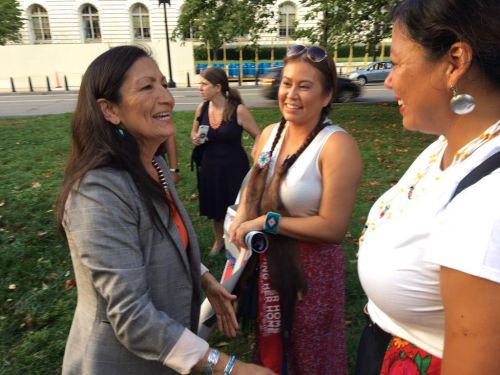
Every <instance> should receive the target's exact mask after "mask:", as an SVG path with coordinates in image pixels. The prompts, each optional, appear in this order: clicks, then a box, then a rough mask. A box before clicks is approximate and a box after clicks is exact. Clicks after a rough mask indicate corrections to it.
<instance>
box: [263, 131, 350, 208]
mask: <svg viewBox="0 0 500 375" xmlns="http://www.w3.org/2000/svg"><path fill="white" fill-rule="evenodd" d="M329 123H330V124H331V122H329ZM278 126H279V124H276V125H274V128H273V129H272V131H271V134H270V135H269V138H268V139H267V142H266V144H265V146H264V148H263V150H262V151H269V150H270V149H271V146H272V143H273V140H274V137H275V135H276V132H277V131H278ZM287 129H288V124H286V125H285V129H283V132H282V133H281V137H280V140H279V141H278V144H277V145H276V148H275V149H274V152H273V156H272V159H271V163H270V165H269V174H268V176H267V183H268V184H269V182H270V181H271V177H272V174H273V173H274V167H275V164H276V158H277V155H279V152H280V149H281V145H282V143H283V139H284V137H285V134H286V131H287ZM338 131H342V132H343V131H344V129H342V128H341V127H339V126H337V125H333V124H331V125H329V126H326V127H324V128H323V129H322V130H321V131H320V132H319V133H318V134H317V135H316V137H315V138H314V139H313V141H312V142H311V143H310V144H309V146H307V148H306V149H305V150H304V152H302V154H301V155H300V156H299V158H298V159H297V160H296V161H295V163H294V164H293V165H292V166H291V167H290V169H289V170H288V173H287V175H286V176H285V178H284V179H283V181H282V182H281V187H280V196H281V200H282V202H283V204H284V205H285V207H286V209H287V210H288V212H289V213H290V215H291V216H296V217H305V216H314V215H317V214H318V212H319V205H320V202H321V194H322V185H323V184H322V181H321V180H322V177H321V172H320V169H319V155H320V153H321V150H322V149H323V146H324V145H325V143H326V141H327V140H328V138H329V137H330V135H332V134H334V133H336V132H338Z"/></svg>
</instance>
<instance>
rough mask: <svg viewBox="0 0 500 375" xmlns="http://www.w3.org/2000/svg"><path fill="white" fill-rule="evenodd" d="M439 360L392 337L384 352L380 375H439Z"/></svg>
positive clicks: (406, 342)
mask: <svg viewBox="0 0 500 375" xmlns="http://www.w3.org/2000/svg"><path fill="white" fill-rule="evenodd" d="M440 373H441V358H439V357H436V356H434V355H432V354H430V353H428V352H426V351H425V350H423V349H420V348H419V347H417V346H415V345H413V344H412V343H410V342H408V341H405V340H403V339H400V338H399V337H393V338H392V339H391V341H390V342H389V346H388V347H387V351H386V352H385V356H384V361H383V363H382V369H381V370H380V375H439V374H440Z"/></svg>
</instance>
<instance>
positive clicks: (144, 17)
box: [132, 4, 151, 39]
mask: <svg viewBox="0 0 500 375" xmlns="http://www.w3.org/2000/svg"><path fill="white" fill-rule="evenodd" d="M132 27H133V31H134V39H149V38H151V34H150V31H149V12H148V10H147V8H146V7H145V6H144V5H142V4H136V5H134V6H133V7H132Z"/></svg>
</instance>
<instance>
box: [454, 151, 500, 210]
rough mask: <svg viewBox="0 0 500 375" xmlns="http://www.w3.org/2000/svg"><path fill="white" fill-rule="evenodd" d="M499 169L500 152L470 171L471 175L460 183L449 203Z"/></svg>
mask: <svg viewBox="0 0 500 375" xmlns="http://www.w3.org/2000/svg"><path fill="white" fill-rule="evenodd" d="M498 168H500V151H498V152H497V153H496V154H493V155H491V156H490V157H489V158H488V159H486V160H485V161H483V162H482V163H481V164H479V165H478V166H477V167H476V168H474V169H473V170H472V171H470V172H469V174H468V175H467V176H465V177H464V178H463V179H462V180H461V181H460V182H459V183H458V185H457V188H456V189H455V192H454V193H453V195H452V196H451V198H450V200H449V201H448V203H450V202H451V201H452V200H453V198H455V197H456V196H457V195H458V194H459V193H460V192H462V191H463V190H465V189H467V188H468V187H469V186H471V185H474V184H475V183H476V182H478V181H479V180H480V179H482V178H483V177H485V176H487V175H489V174H490V173H491V172H493V171H494V170H496V169H498Z"/></svg>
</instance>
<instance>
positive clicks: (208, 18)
mask: <svg viewBox="0 0 500 375" xmlns="http://www.w3.org/2000/svg"><path fill="white" fill-rule="evenodd" d="M272 4H274V1H273V0H189V1H186V2H185V3H184V6H183V7H182V11H181V14H180V16H179V18H178V20H177V27H176V28H175V30H174V33H173V36H174V38H178V39H183V38H185V37H188V36H190V37H193V38H197V39H200V40H201V41H202V42H204V43H205V44H207V43H208V44H209V45H210V47H211V48H212V49H214V51H216V50H217V49H218V48H220V47H221V46H222V44H223V43H224V42H233V41H236V40H237V39H238V38H239V37H242V36H246V37H248V38H249V39H250V40H251V41H252V42H253V43H254V44H256V43H257V41H258V39H259V35H260V33H261V32H265V31H269V30H270V29H269V27H268V24H269V23H270V21H271V19H272V18H273V17H274V14H273V12H272V10H271V5H272Z"/></svg>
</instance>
